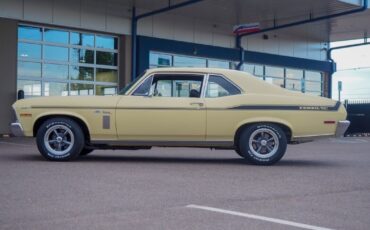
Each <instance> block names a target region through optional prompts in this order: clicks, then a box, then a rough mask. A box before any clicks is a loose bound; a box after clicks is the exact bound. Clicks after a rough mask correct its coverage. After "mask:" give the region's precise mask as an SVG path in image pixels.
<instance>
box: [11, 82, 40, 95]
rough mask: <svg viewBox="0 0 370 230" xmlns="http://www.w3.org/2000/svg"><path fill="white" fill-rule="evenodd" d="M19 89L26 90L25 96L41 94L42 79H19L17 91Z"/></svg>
mask: <svg viewBox="0 0 370 230" xmlns="http://www.w3.org/2000/svg"><path fill="white" fill-rule="evenodd" d="M19 90H23V91H24V97H25V98H27V97H35V96H41V82H40V81H26V80H18V83H17V92H18V91H19Z"/></svg>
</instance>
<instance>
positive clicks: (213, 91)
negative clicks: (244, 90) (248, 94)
mask: <svg viewBox="0 0 370 230" xmlns="http://www.w3.org/2000/svg"><path fill="white" fill-rule="evenodd" d="M237 94H241V92H240V90H239V89H238V88H237V87H236V86H234V85H233V84H232V83H231V82H229V81H228V80H226V79H225V78H223V77H221V76H216V75H211V76H209V78H208V85H207V91H206V97H208V98H215V97H225V96H231V95H237Z"/></svg>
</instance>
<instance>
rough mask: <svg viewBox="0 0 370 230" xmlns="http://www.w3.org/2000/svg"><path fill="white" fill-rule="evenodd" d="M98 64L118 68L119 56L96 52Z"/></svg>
mask: <svg viewBox="0 0 370 230" xmlns="http://www.w3.org/2000/svg"><path fill="white" fill-rule="evenodd" d="M96 64H98V65H112V66H117V54H116V53H110V52H102V51H96Z"/></svg>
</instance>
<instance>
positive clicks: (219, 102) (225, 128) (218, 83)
mask: <svg viewBox="0 0 370 230" xmlns="http://www.w3.org/2000/svg"><path fill="white" fill-rule="evenodd" d="M205 88H206V89H205V90H206V92H205V104H206V108H207V133H206V141H211V142H232V141H233V140H234V135H235V128H236V127H237V126H238V124H239V122H240V121H242V120H243V119H245V118H246V117H247V116H248V114H247V113H246V112H245V111H241V110H235V109H232V108H233V107H236V106H240V105H241V104H240V103H241V102H242V101H243V100H244V98H243V96H242V90H241V89H240V88H239V87H238V86H237V85H236V84H234V83H233V82H231V81H230V80H229V79H228V78H226V77H225V76H221V75H213V74H211V75H209V77H208V81H207V86H206V87H205Z"/></svg>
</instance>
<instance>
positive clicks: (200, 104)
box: [190, 102, 204, 106]
mask: <svg viewBox="0 0 370 230" xmlns="http://www.w3.org/2000/svg"><path fill="white" fill-rule="evenodd" d="M190 105H199V106H204V103H202V102H191V103H190Z"/></svg>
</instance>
